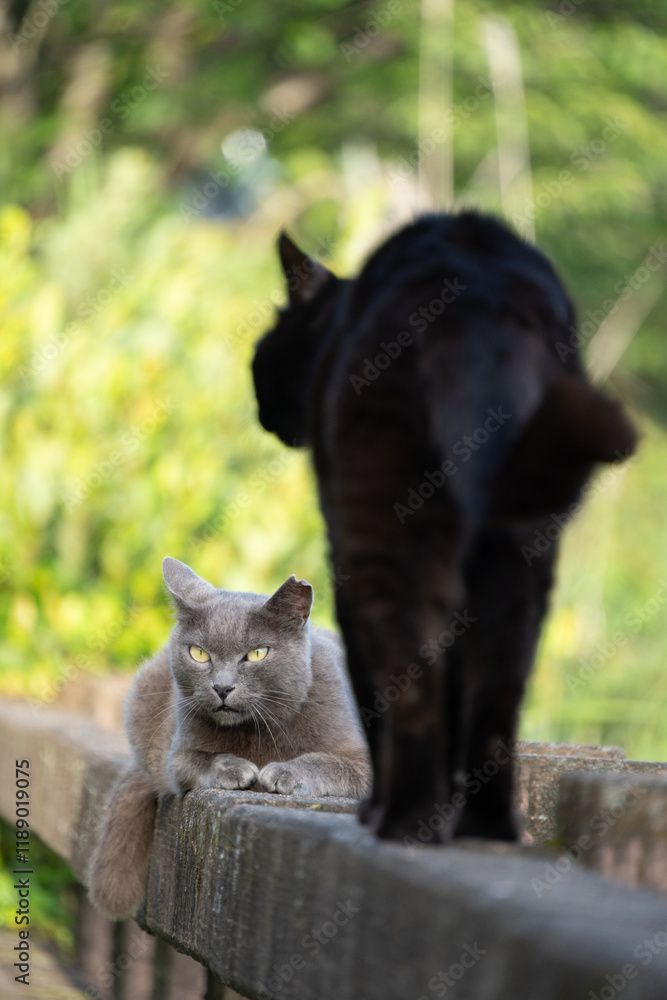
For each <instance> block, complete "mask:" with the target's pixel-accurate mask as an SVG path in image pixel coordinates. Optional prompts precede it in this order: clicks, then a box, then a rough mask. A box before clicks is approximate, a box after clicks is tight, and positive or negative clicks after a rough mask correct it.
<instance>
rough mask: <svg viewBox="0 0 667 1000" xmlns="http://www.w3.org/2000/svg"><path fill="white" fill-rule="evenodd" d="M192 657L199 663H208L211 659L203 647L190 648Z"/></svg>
mask: <svg viewBox="0 0 667 1000" xmlns="http://www.w3.org/2000/svg"><path fill="white" fill-rule="evenodd" d="M190 656H191V657H192V659H193V660H196V661H197V663H208V661H209V660H210V659H211V656H210V653H207V652H206V650H205V649H202V648H201V646H190Z"/></svg>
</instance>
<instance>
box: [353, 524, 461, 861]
mask: <svg viewBox="0 0 667 1000" xmlns="http://www.w3.org/2000/svg"><path fill="white" fill-rule="evenodd" d="M389 513H390V516H389V517H387V516H385V515H383V512H382V508H381V507H380V508H378V507H375V508H373V507H372V506H370V505H369V507H368V508H366V506H365V505H364V507H363V508H357V509H356V510H355V511H354V513H353V515H351V516H350V519H349V520H347V519H345V518H344V519H343V522H344V524H345V527H346V530H345V532H344V533H343V534H344V541H343V542H341V544H340V547H339V549H338V553H337V555H338V556H339V557H340V564H341V567H342V570H343V572H342V578H343V579H344V580H345V582H344V583H343V584H342V586H341V587H340V588H339V590H338V593H337V595H336V597H337V611H338V619H339V622H340V625H341V629H342V632H343V636H344V639H345V643H346V647H347V651H348V665H349V670H350V676H351V678H352V682H353V685H354V689H355V694H356V696H357V700H358V704H359V709H360V714H361V718H362V722H364V724H365V726H366V729H367V732H368V734H369V742H370V746H371V756H372V761H373V768H374V787H373V793H372V797H371V799H370V801H369V802H367V803H365V805H364V807H363V809H362V812H361V816H362V819H364V820H365V821H366V822H368V823H369V824H370V825H371V826H373V827H374V829H375V830H376V831H377V833H378V835H379V836H381V837H386V838H391V839H404V838H412V839H415V840H421V841H424V839H426V842H429V841H433V840H440V841H446V840H448V839H450V837H451V828H450V827H449V826H447V825H446V824H443V822H442V819H441V816H442V807H443V805H445V804H447V803H449V802H450V799H451V783H450V766H449V765H448V763H447V759H448V757H449V753H450V747H449V745H448V739H447V727H446V721H445V717H444V712H443V706H444V705H445V703H446V689H447V688H446V684H445V668H446V662H445V657H446V646H445V645H443V644H442V643H441V642H440V637H441V636H443V635H448V634H449V631H448V630H449V628H450V625H451V619H452V615H453V614H454V609H455V608H456V606H457V605H458V604H459V602H460V596H461V581H460V575H459V570H458V565H457V562H456V552H457V548H458V543H457V541H456V537H455V536H456V532H455V530H454V528H453V525H452V524H451V518H450V519H449V522H450V523H448V524H446V525H443V524H442V523H439V524H438V525H437V527H436V526H434V527H436V530H434V531H431V530H429V529H428V528H426V530H425V531H422V530H421V528H422V527H426V525H424V524H423V522H422V524H421V525H420V528H419V530H417V531H415V526H414V525H412V524H411V525H410V526H408V525H407V524H401V523H400V522H399V521H398V520H396V519H395V517H394V515H393V511H391V508H390V511H389ZM423 513H424V518H423V521H427V520H436V521H441V518H440V517H439V511H438V510H437V509H436V507H435V505H434V507H433V509H432V510H431V511H428V512H426V511H424V512H423ZM392 517H394V522H395V523H394V524H392V523H391V518H392Z"/></svg>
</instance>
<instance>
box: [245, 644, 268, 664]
mask: <svg viewBox="0 0 667 1000" xmlns="http://www.w3.org/2000/svg"><path fill="white" fill-rule="evenodd" d="M268 651H269V647H268V646H258V647H257V649H251V650H250V652H249V653H246V655H245V658H246V660H250V662H251V663H259V661H260V660H263V659H264V657H265V656H266V654H267V653H268Z"/></svg>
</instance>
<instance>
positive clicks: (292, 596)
mask: <svg viewBox="0 0 667 1000" xmlns="http://www.w3.org/2000/svg"><path fill="white" fill-rule="evenodd" d="M312 606H313V588H312V587H311V585H310V584H309V583H306V581H305V580H297V578H296V577H295V576H294V575H293V574H292V576H291V577H290V578H289V580H285V582H284V583H283V585H282V587H278V589H277V590H276V592H275V594H273V595H272V596H271V597H269V599H268V601H267V602H266V604H265V605H264V609H263V610H264V611H268V612H269V614H271V615H275V616H276V617H277V618H280V619H282V620H288V621H293V622H294V623H295V624H298V625H301V626H302V627H303V626H304V625H305V624H306V622H307V621H308V616H309V615H310V609H311V607H312Z"/></svg>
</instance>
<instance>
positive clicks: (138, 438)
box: [0, 0, 667, 759]
mask: <svg viewBox="0 0 667 1000" xmlns="http://www.w3.org/2000/svg"><path fill="white" fill-rule="evenodd" d="M419 14H420V9H419V4H418V3H417V0H377V2H374V3H354V4H345V3H340V2H333V0H310V2H309V3H307V4H306V3H303V2H295V0H284V2H282V3H281V4H279V5H277V4H275V3H273V2H270V0H252V2H248V0H215V2H204V0H176V2H171V3H168V4H159V3H155V2H152V0H150V2H149V0H146V2H144V3H141V4H136V5H135V4H130V3H128V2H117V0H94V2H90V0H34V2H30V3H27V2H24V0H16V2H2V3H0V20H1V21H2V24H1V27H2V37H1V40H0V67H1V69H0V114H1V120H2V134H3V142H2V145H1V148H0V178H1V191H2V195H1V201H2V204H0V322H1V325H2V332H1V335H0V370H1V372H2V378H1V386H0V426H1V428H2V430H1V433H0V448H1V449H2V473H3V474H2V477H1V478H0V621H1V622H2V629H1V632H0V691H2V692H3V693H4V695H5V696H15V695H29V696H31V697H33V698H36V699H40V700H43V701H46V702H49V701H52V700H53V699H54V698H55V697H56V696H57V694H58V691H59V690H60V688H61V687H62V685H63V684H64V682H65V681H66V680H67V679H71V678H73V677H76V676H77V675H78V674H79V673H80V672H85V671H90V672H99V673H102V672H105V671H109V670H116V671H133V670H134V669H135V668H136V667H137V665H138V663H139V661H140V660H141V658H142V657H144V656H147V655H148V654H150V653H151V652H152V651H154V650H155V648H156V647H157V646H159V645H160V644H161V643H162V642H163V641H164V640H165V639H166V637H167V634H168V631H169V628H170V615H169V611H168V608H167V605H166V601H165V598H164V593H163V586H162V580H161V572H160V563H161V560H162V557H163V556H164V555H165V554H171V555H174V556H177V557H179V558H181V559H183V560H185V561H187V562H188V563H190V564H191V565H192V566H193V567H194V568H195V569H196V570H197V572H199V573H201V574H202V575H204V576H206V577H207V578H208V579H210V580H212V581H213V582H215V583H216V584H217V585H220V586H223V587H227V588H236V589H248V590H258V591H270V590H271V589H272V588H274V587H276V586H277V585H278V584H279V583H280V582H281V581H282V580H283V579H284V578H285V577H286V576H287V575H288V574H290V573H292V572H295V573H296V574H297V575H298V576H302V577H306V578H308V579H309V580H311V581H312V582H313V584H314V585H315V588H316V592H317V605H316V611H315V618H316V620H317V621H318V622H320V623H324V624H331V623H332V612H331V593H332V586H334V585H335V580H334V581H333V583H332V580H331V576H330V572H329V570H328V568H327V563H326V550H325V543H324V539H323V529H322V522H321V519H320V515H319V512H318V508H317V502H316V497H315V490H314V485H313V478H312V474H311V472H310V469H309V465H308V461H307V458H306V457H305V456H304V455H303V454H300V453H294V452H289V451H288V450H286V449H284V448H283V447H282V446H281V445H279V444H278V442H277V441H276V440H274V439H273V438H272V437H269V436H268V435H266V434H265V433H263V432H262V430H261V429H260V428H259V426H258V424H257V420H256V417H255V404H254V399H253V393H252V387H251V381H250V376H249V368H248V362H249V359H250V357H251V354H252V347H253V343H254V341H255V340H256V339H257V337H258V336H259V335H260V333H261V332H262V331H263V330H264V329H265V328H267V327H268V326H269V325H270V323H271V317H272V315H273V310H274V308H275V304H276V303H279V302H281V301H283V298H282V296H283V293H282V287H281V282H280V280H279V272H278V265H277V260H276V254H275V252H274V239H275V236H276V233H277V231H278V230H279V229H280V228H281V227H282V226H286V227H287V228H288V229H289V231H290V232H291V234H292V235H293V236H295V237H296V238H297V239H298V240H299V241H300V242H302V243H303V245H304V246H305V248H306V249H309V250H310V251H312V252H314V253H315V252H317V253H318V254H319V256H320V258H321V259H324V260H327V261H328V263H329V264H330V266H331V267H332V268H333V269H334V270H336V271H338V272H339V273H349V272H350V271H351V270H353V269H354V268H355V267H357V266H358V264H359V263H360V261H361V260H362V259H363V256H364V254H365V253H366V252H367V251H368V250H369V249H370V248H371V247H372V246H373V245H374V244H375V243H377V242H378V241H380V240H381V238H382V237H383V236H384V234H385V233H386V232H387V231H388V230H389V229H391V228H392V227H395V226H396V225H397V224H399V223H400V222H401V221H403V220H405V219H407V218H409V217H410V215H411V213H413V212H414V210H415V208H416V206H417V200H416V199H417V195H416V191H417V182H416V173H415V166H416V162H417V159H418V157H417V153H418V150H419V147H418V134H419V133H418V124H417V123H418V93H419V81H420V17H419ZM498 15H500V16H502V18H504V21H503V22H502V26H503V30H511V31H512V32H514V33H515V37H516V40H517V41H518V50H519V52H520V57H521V66H522V72H523V82H524V86H525V114H526V122H527V132H528V139H529V148H530V163H531V168H532V195H531V196H530V198H529V199H528V200H526V199H525V198H524V200H523V201H521V197H523V196H522V195H520V196H519V200H517V198H516V197H515V201H514V207H515V213H514V217H513V221H514V222H515V224H516V225H517V227H518V228H519V229H521V230H522V231H523V229H524V228H525V226H526V225H527V224H530V225H531V226H532V225H533V224H534V227H535V232H536V237H537V242H538V244H539V245H540V246H541V247H542V248H544V249H545V250H546V251H547V252H548V253H549V254H550V255H551V256H552V258H553V259H554V261H555V262H556V265H557V267H558V268H559V270H560V272H561V274H562V275H563V277H564V278H565V280H566V281H567V283H568V284H569V286H570V287H571V290H572V292H573V295H574V298H575V300H576V302H577V303H578V306H579V311H580V317H581V336H582V339H583V341H584V351H585V350H586V349H587V347H588V345H589V343H593V338H595V342H594V343H593V347H592V348H591V350H592V352H595V356H596V358H597V362H598V373H599V374H601V375H604V376H605V379H606V384H607V386H608V388H609V389H610V391H612V392H614V393H616V394H617V395H618V396H620V397H621V398H622V399H623V400H624V401H625V402H626V403H627V404H628V405H629V406H630V408H631V410H632V412H633V414H634V417H635V419H636V421H637V423H638V424H639V426H640V427H641V430H642V432H643V443H642V447H641V450H640V452H639V455H638V457H637V458H636V459H634V460H633V461H632V462H631V463H629V464H628V465H627V466H626V467H624V468H618V469H614V470H611V471H607V472H606V473H603V474H602V477H601V478H600V479H598V480H597V483H596V485H595V487H594V489H593V490H592V493H591V496H590V497H589V500H588V502H587V506H586V509H585V511H584V512H583V513H582V515H581V516H580V517H578V518H577V520H576V521H575V523H574V524H573V526H572V527H571V528H570V530H569V532H568V534H567V536H566V539H565V543H564V547H563V551H562V558H561V562H560V574H559V584H558V589H557V592H556V594H555V595H554V600H553V610H552V614H551V616H550V619H549V625H548V628H547V629H546V632H545V636H544V640H543V643H542V648H541V652H540V657H539V663H538V666H537V669H536V671H535V673H534V677H533V679H532V682H531V689H530V694H529V697H528V700H527V703H526V705H525V709H524V713H523V723H522V736H524V737H525V738H532V739H544V740H563V741H572V742H577V741H582V742H591V743H613V744H620V745H621V746H623V747H624V748H625V749H626V751H627V752H628V755H631V756H634V757H642V758H655V759H667V729H666V728H665V726H664V724H663V721H662V716H663V706H664V705H665V703H666V702H667V671H665V669H664V659H663V658H664V657H665V653H666V652H667V617H666V615H665V609H666V608H667V603H666V601H667V566H665V561H664V553H665V551H667V518H665V513H664V509H665V496H666V495H667V441H666V438H665V421H666V420H667V406H666V405H665V402H666V394H665V389H666V388H667V384H666V383H667V368H666V366H665V347H664V337H663V331H662V327H663V326H664V321H665V313H666V310H667V300H666V297H665V295H664V294H663V292H664V287H665V280H666V275H667V270H666V266H665V259H666V258H667V241H666V239H665V238H666V235H667V234H666V232H665V223H666V218H667V184H665V163H666V162H667V133H666V131H665V119H666V112H667V96H666V95H667V87H666V84H667V78H666V76H667V74H666V70H665V67H666V66H667V41H666V40H665V28H666V27H667V8H666V7H665V5H664V4H663V3H661V2H660V0H656V2H653V3H651V2H642V0H639V2H637V3H634V4H632V5H631V6H630V5H628V4H623V3H620V2H617V0H571V2H570V0H564V2H559V3H551V4H546V3H514V4H502V5H500V4H492V3H485V2H483V0H465V2H464V0H461V2H459V3H458V4H457V5H456V8H455V10H454V18H453V26H454V27H453V34H451V33H450V34H448V36H447V39H444V38H443V52H445V51H448V52H449V53H450V54H449V55H448V56H447V58H448V59H451V66H452V69H453V75H452V79H453V94H452V102H453V103H452V107H451V113H450V114H449V115H448V122H447V125H446V128H447V131H448V133H449V140H448V143H447V144H448V145H449V146H451V143H452V142H453V148H454V191H455V197H456V202H457V203H458V204H461V205H477V206H481V207H484V208H487V209H490V210H492V211H500V210H501V208H502V207H503V206H505V207H506V203H505V202H504V201H502V200H501V195H500V187H499V180H498V176H499V163H498V153H497V140H496V116H495V107H496V100H495V98H494V95H493V92H492V91H493V84H492V81H491V79H490V68H489V57H488V56H489V53H488V48H487V47H486V45H485V42H484V37H485V26H486V27H487V28H488V25H489V24H492V25H493V24H496V25H497V24H498V23H499V22H497V20H496V21H493V18H494V17H495V18H497V17H498ZM489 18H491V19H492V20H491V21H489ZM487 37H488V31H487ZM436 41H437V39H436ZM450 42H451V45H450V44H449V43H450ZM430 43H431V49H432V50H433V48H435V50H436V52H437V45H436V44H435V43H434V42H433V38H432V37H431V38H430ZM501 55H502V53H501ZM501 61H502V60H501ZM436 145H438V143H436ZM426 152H428V150H426V148H425V147H422V154H425V153H426ZM434 155H435V156H436V157H437V155H438V153H437V152H436V153H435V154H434ZM423 158H424V157H422V159H423ZM522 190H525V188H524V189H522ZM601 324H602V329H601V330H599V331H598V332H597V333H596V331H597V330H598V327H600V325H601ZM600 359H601V364H600Z"/></svg>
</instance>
